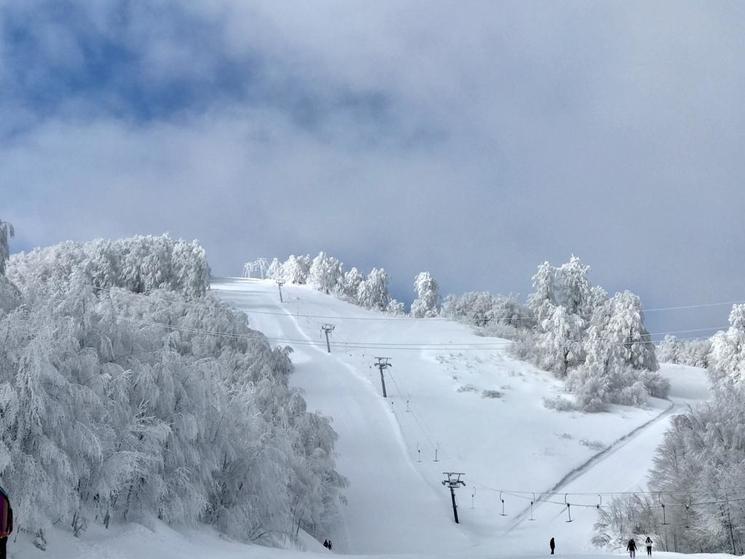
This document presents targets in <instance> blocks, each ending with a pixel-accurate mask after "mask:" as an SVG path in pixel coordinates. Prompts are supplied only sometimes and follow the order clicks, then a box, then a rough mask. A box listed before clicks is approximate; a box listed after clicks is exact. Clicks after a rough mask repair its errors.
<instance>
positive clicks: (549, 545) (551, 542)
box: [548, 537, 556, 555]
mask: <svg viewBox="0 0 745 559" xmlns="http://www.w3.org/2000/svg"><path fill="white" fill-rule="evenodd" d="M548 547H550V548H551V555H553V554H554V549H556V542H555V541H554V538H553V537H552V538H551V539H550V540H549V541H548Z"/></svg>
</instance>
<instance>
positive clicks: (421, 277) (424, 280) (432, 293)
mask: <svg viewBox="0 0 745 559" xmlns="http://www.w3.org/2000/svg"><path fill="white" fill-rule="evenodd" d="M414 293H416V299H414V302H413V303H412V304H411V315H412V316H413V317H415V318H431V317H434V316H437V315H438V314H439V313H440V287H439V286H438V285H437V282H436V281H435V280H434V278H433V277H432V274H430V273H429V272H421V273H419V274H418V275H417V276H416V277H415V278H414Z"/></svg>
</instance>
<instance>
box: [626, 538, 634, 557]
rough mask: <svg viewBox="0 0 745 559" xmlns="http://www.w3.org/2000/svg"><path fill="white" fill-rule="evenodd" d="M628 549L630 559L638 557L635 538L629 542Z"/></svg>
mask: <svg viewBox="0 0 745 559" xmlns="http://www.w3.org/2000/svg"><path fill="white" fill-rule="evenodd" d="M626 549H627V550H628V551H629V557H636V542H635V541H634V538H631V539H630V540H629V543H628V544H627V545H626Z"/></svg>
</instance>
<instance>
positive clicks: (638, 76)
mask: <svg viewBox="0 0 745 559" xmlns="http://www.w3.org/2000/svg"><path fill="white" fill-rule="evenodd" d="M744 24H745V4H743V3H738V2H716V1H715V2H685V1H675V2H666V1H658V2H653V3H650V2H644V1H627V2H596V1H586V2H580V1H562V2H553V1H551V2H548V1H547V2H529V1H519V2H505V1H484V2H481V1H478V0H473V1H468V2H443V1H434V2H433V1H431V0H429V1H426V2H425V1H419V0H411V1H407V2H401V1H389V0H377V1H375V2H360V1H355V0H316V1H313V2H309V1H291V0H287V1H283V2H251V1H248V0H190V1H189V2H181V1H166V0H152V1H150V2H147V3H144V2H135V1H116V0H86V1H79V2H75V1H68V0H36V1H33V2H28V1H27V0H0V219H3V220H5V221H10V222H11V223H13V224H14V226H15V229H16V238H15V239H14V240H13V244H12V250H15V251H18V250H26V249H29V248H32V247H34V246H40V245H48V244H52V243H56V242H60V241H63V240H68V239H72V240H87V239H92V238H97V237H121V236H126V235H132V234H137V233H142V234H144V233H152V234H159V233H164V232H168V233H170V234H171V235H172V236H175V237H183V238H187V239H193V238H196V239H199V240H200V241H201V242H202V244H203V245H204V246H205V248H206V249H207V252H208V256H209V259H210V263H211V266H212V269H213V272H214V273H215V274H216V275H237V274H239V273H240V270H241V266H242V263H243V262H245V261H246V260H249V259H254V258H256V257H260V256H266V257H272V256H280V257H283V258H284V257H286V256H287V255H289V254H291V253H296V254H297V253H317V252H318V251H319V250H325V251H327V252H329V253H331V254H334V255H337V256H338V257H340V258H341V259H342V261H343V262H344V263H345V264H346V265H347V267H349V266H352V265H355V266H357V267H358V268H361V269H364V270H369V268H371V267H372V266H379V267H380V266H382V267H384V268H385V269H386V270H387V271H388V272H389V273H390V274H391V276H392V289H393V292H394V293H395V294H396V295H397V296H399V297H400V298H410V297H411V282H412V281H413V277H414V275H415V274H416V273H418V272H420V271H422V270H427V271H430V272H431V273H432V274H433V276H434V277H435V278H436V279H437V280H438V281H439V283H440V285H441V289H442V291H443V292H444V293H454V292H463V291H469V290H489V291H493V292H501V293H516V294H519V295H520V296H521V297H525V296H526V295H527V294H528V293H529V292H530V278H531V276H532V274H533V273H534V272H535V269H536V266H537V265H538V264H540V263H541V262H543V261H545V260H548V261H551V262H552V263H554V264H559V263H561V262H563V261H566V260H567V259H568V258H569V257H570V256H571V255H572V254H575V255H577V256H580V257H581V258H582V259H583V261H584V262H585V263H587V264H589V265H590V266H591V267H592V271H591V279H592V280H593V282H594V283H598V284H600V285H602V286H604V287H605V288H606V289H607V290H608V291H609V292H611V293H613V292H615V291H618V290H623V289H630V290H632V291H634V292H636V293H638V294H639V295H640V296H641V297H642V301H643V302H644V304H645V305H646V306H647V307H652V308H654V307H665V306H679V305H693V304H703V303H716V302H721V301H745V285H744V284H743V281H742V278H743V276H744V275H745V259H743V258H741V250H742V247H743V244H744V241H745V227H743V224H742V215H743V210H744V209H745V189H743V187H742V179H743V177H744V176H745V153H744V151H745V141H743V140H744V139H745V138H743V136H744V133H745V104H744V103H743V102H742V98H743V91H745V64H743V63H742V61H743V60H745V34H743V33H742V28H743V25H744ZM728 310H729V309H728V306H726V305H722V306H714V307H705V308H696V309H686V310H678V311H665V312H651V313H649V314H648V322H649V324H650V330H652V331H670V330H696V329H699V328H714V327H717V326H722V325H725V324H726V321H727V313H728ZM704 333H708V332H706V331H703V332H695V335H701V334H704ZM689 335H694V333H681V336H682V337H684V336H689Z"/></svg>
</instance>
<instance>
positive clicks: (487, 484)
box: [212, 280, 707, 553]
mask: <svg viewBox="0 0 745 559" xmlns="http://www.w3.org/2000/svg"><path fill="white" fill-rule="evenodd" d="M212 287H213V290H214V291H215V293H217V294H218V296H220V297H221V298H222V299H223V300H225V301H227V302H229V303H230V304H232V305H234V306H235V307H237V308H239V309H240V310H243V311H244V312H246V313H247V314H248V316H249V323H250V325H251V326H252V327H254V328H257V329H259V330H261V331H262V332H264V333H265V334H266V335H267V336H268V337H269V339H270V341H271V342H272V343H287V344H289V345H292V347H293V349H294V350H295V353H294V354H293V357H292V359H293V362H294V363H295V365H296V373H295V374H294V375H293V377H292V380H291V382H292V383H294V384H295V385H297V386H299V387H301V388H302V389H303V390H304V391H305V394H306V398H307V401H308V403H309V406H310V407H311V409H313V410H318V411H320V412H321V413H322V414H324V415H327V416H330V417H332V418H333V420H334V423H333V425H334V428H335V429H336V431H337V432H338V433H339V441H338V443H337V447H336V448H337V453H338V467H339V471H340V473H342V474H343V475H345V476H346V477H347V478H348V479H349V480H350V487H349V488H348V489H347V492H346V493H347V498H348V506H347V507H346V522H345V523H344V524H343V525H340V526H339V527H338V531H337V533H334V534H330V537H331V538H332V539H333V540H334V541H335V542H336V544H337V549H338V550H339V551H345V552H349V553H394V552H399V553H401V552H420V553H426V552H429V553H434V552H438V553H441V552H443V551H456V550H458V549H463V546H470V547H471V548H472V549H473V551H474V552H475V551H476V549H483V550H484V551H486V550H487V549H494V548H495V547H498V546H499V547H504V546H505V545H508V546H509V548H510V549H512V550H513V551H517V549H521V550H523V551H524V552H531V551H536V552H540V550H542V549H544V548H545V547H546V542H547V540H548V538H549V537H550V535H555V536H556V537H557V539H559V541H560V542H561V544H563V547H562V549H563V550H565V551H573V552H587V551H589V550H590V549H591V546H590V544H589V541H588V540H589V537H590V535H591V528H592V526H591V525H592V523H593V522H594V520H595V509H594V506H593V507H580V506H579V505H580V504H585V505H594V504H596V503H597V502H598V497H597V496H594V495H593V496H591V497H583V498H582V499H579V498H578V497H577V496H576V495H573V496H571V498H573V499H575V501H577V504H576V505H575V507H574V509H573V511H572V512H573V519H574V522H573V523H571V525H570V524H568V523H566V522H564V520H566V511H565V507H564V506H563V500H564V499H563V493H566V492H569V491H573V492H575V493H586V492H595V491H605V492H613V491H627V490H633V489H642V488H643V486H644V483H645V480H646V472H647V470H648V467H649V466H650V464H651V458H652V452H653V450H654V448H655V447H656V445H657V444H658V443H659V441H660V440H661V437H662V434H663V433H664V431H665V428H666V426H667V419H668V418H669V417H670V415H671V413H672V412H673V411H675V410H676V409H678V408H679V406H682V405H684V404H685V403H688V402H691V401H696V400H698V399H701V398H705V397H706V394H707V381H706V377H705V375H704V373H703V371H702V370H700V369H691V368H684V367H679V366H672V367H670V366H668V367H663V372H664V374H665V375H666V376H667V377H668V378H669V379H670V380H671V383H672V386H673V388H672V396H671V400H672V401H663V400H656V399H653V400H651V401H650V405H649V406H648V407H647V408H646V409H637V408H627V407H620V406H618V407H614V408H612V411H611V412H610V413H601V414H582V413H578V412H557V411H555V410H550V409H547V408H546V407H544V406H543V403H542V400H543V398H545V397H551V396H554V395H556V394H557V393H559V392H560V391H561V390H562V385H561V383H560V382H558V381H557V380H555V379H554V377H553V376H552V375H550V374H549V373H546V372H544V371H541V370H538V369H536V368H535V367H533V366H531V365H528V364H526V363H524V362H521V361H517V360H515V359H513V358H511V357H510V356H509V354H508V352H507V345H508V342H507V341H504V340H496V339H489V338H483V337H478V336H475V335H474V334H473V333H471V331H470V329H469V328H468V327H466V326H463V325H460V324H456V323H453V322H451V321H446V320H440V319H425V320H412V319H407V318H403V319H402V318H393V317H391V316H390V315H385V314H380V313H375V312H371V311H366V310H364V309H361V308H359V307H357V306H354V305H350V304H348V303H345V302H342V301H339V300H338V299H335V298H333V297H330V296H326V295H323V294H320V293H318V292H316V291H314V290H312V289H310V288H306V287H304V286H285V287H284V288H283V292H284V300H285V303H280V302H279V297H278V293H277V287H276V285H274V284H273V283H272V282H267V281H257V280H223V281H219V282H215V283H214V284H213V286H212ZM324 323H331V324H334V325H335V330H334V332H333V334H332V344H331V349H332V352H331V353H330V354H329V353H327V351H326V346H325V341H324V339H323V338H322V337H321V336H322V333H321V325H322V324H324ZM375 356H387V357H390V358H391V361H390V362H391V364H392V365H393V366H392V368H391V369H388V370H387V371H386V372H385V375H386V381H387V390H388V396H389V397H388V398H387V399H383V398H382V397H381V385H380V373H379V371H378V369H376V368H374V367H373V364H374V361H375V360H374V357H375ZM407 410H408V411H407ZM630 433H631V435H630ZM435 448H437V451H438V452H437V455H438V460H439V461H438V462H434V461H433V460H434V455H435ZM608 449H609V450H608ZM443 471H458V472H465V476H464V479H465V481H466V483H467V486H466V487H465V488H463V489H460V490H458V492H457V495H458V499H459V511H460V520H461V524H460V526H456V525H455V524H454V523H453V522H452V513H451V510H450V496H449V493H448V491H447V489H446V488H444V487H443V486H442V485H441V481H442V480H443V475H442V472H443ZM572 473H573V475H570V474H572ZM567 476H570V477H568V478H567ZM500 490H501V491H504V493H502V498H503V499H504V501H505V514H506V515H507V516H501V501H500ZM549 490H554V491H556V492H557V493H558V494H560V495H556V496H551V497H547V498H546V499H547V500H549V501H557V500H558V501H560V503H559V504H550V503H545V504H542V505H540V506H537V507H536V508H535V510H534V516H535V518H536V519H537V520H536V521H534V522H519V523H517V525H516V520H519V519H522V520H525V519H526V517H527V515H526V514H523V516H521V517H520V518H519V519H516V516H515V515H516V514H518V513H520V512H523V513H527V512H528V509H529V503H530V500H531V493H532V492H535V493H538V494H540V493H542V492H545V491H549ZM569 528H571V529H569ZM549 532H550V534H549ZM561 534H566V536H567V537H566V538H560V535H561ZM506 542H511V543H506ZM474 548H475V549H474Z"/></svg>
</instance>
